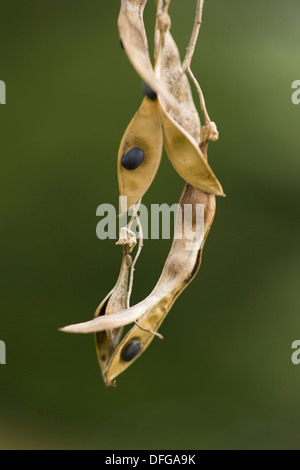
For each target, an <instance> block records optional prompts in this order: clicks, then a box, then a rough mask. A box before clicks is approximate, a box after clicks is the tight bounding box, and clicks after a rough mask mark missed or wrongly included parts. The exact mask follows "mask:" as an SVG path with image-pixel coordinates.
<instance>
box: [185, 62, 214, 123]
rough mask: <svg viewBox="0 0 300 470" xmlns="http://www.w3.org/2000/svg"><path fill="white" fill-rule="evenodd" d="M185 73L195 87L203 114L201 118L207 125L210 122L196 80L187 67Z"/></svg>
mask: <svg viewBox="0 0 300 470" xmlns="http://www.w3.org/2000/svg"><path fill="white" fill-rule="evenodd" d="M187 73H188V74H189V76H190V77H191V80H192V82H193V83H194V85H195V88H196V90H197V93H198V95H199V100H200V106H201V111H202V113H203V116H204V120H205V124H209V123H210V122H211V120H210V117H209V115H208V112H207V109H206V105H205V99H204V95H203V92H202V89H201V87H200V85H199V83H198V80H197V78H196V77H195V75H194V74H193V72H192V70H191V68H190V67H189V68H188V69H187Z"/></svg>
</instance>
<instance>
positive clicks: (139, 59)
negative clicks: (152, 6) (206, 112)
mask: <svg viewBox="0 0 300 470" xmlns="http://www.w3.org/2000/svg"><path fill="white" fill-rule="evenodd" d="M146 3H147V0H122V1H121V11H120V15H119V19H118V27H119V32H120V38H121V41H122V44H123V46H124V49H125V52H126V54H127V55H128V58H129V60H130V62H131V63H132V65H133V67H134V68H135V70H136V71H137V73H138V74H139V75H140V76H141V77H142V79H143V80H144V81H145V82H146V83H147V84H148V85H149V86H150V87H151V88H152V90H154V91H155V92H156V93H160V94H161V95H162V96H163V97H164V99H165V100H166V102H167V103H168V104H169V105H172V106H174V107H175V108H176V106H178V105H177V102H176V100H175V99H174V97H173V95H172V94H171V93H170V92H169V91H168V89H167V87H166V86H165V84H164V83H163V82H162V81H161V80H159V79H158V78H157V77H156V76H155V73H154V70H153V67H152V64H151V60H150V57H149V50H148V41H147V36H146V31H145V26H144V20H143V14H144V9H145V6H146Z"/></svg>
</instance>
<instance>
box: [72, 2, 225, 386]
mask: <svg viewBox="0 0 300 470" xmlns="http://www.w3.org/2000/svg"><path fill="white" fill-rule="evenodd" d="M145 4H146V1H145V0H131V1H130V0H123V1H122V8H121V14H120V19H119V25H120V26H121V27H120V31H121V30H122V28H123V35H121V36H122V40H123V38H125V42H126V41H127V42H126V44H125V49H126V50H127V47H128V50H127V53H128V55H129V57H130V59H131V60H132V63H133V64H134V65H135V67H136V69H137V71H138V72H139V73H140V71H139V67H140V66H142V65H143V66H144V70H147V67H148V71H149V63H148V62H147V57H146V56H147V55H148V51H147V40H146V37H145V31H144V29H143V19H142V14H143V9H144V6H145ZM157 4H158V10H160V9H161V7H162V2H160V1H158V2H157ZM122 15H123V16H122ZM158 29H159V27H158V23H157V26H156V41H155V49H156V58H157V61H156V70H155V73H156V76H155V79H156V80H157V81H158V85H159V86H158V87H157V83H154V82H153V81H152V82H151V81H149V80H148V79H147V83H149V84H150V86H151V87H153V90H154V91H155V92H158V93H159V99H158V100H156V101H152V102H151V100H149V99H148V98H145V100H144V102H143V104H142V106H141V108H140V110H139V111H138V113H137V114H136V116H135V117H134V118H133V120H132V122H131V123H130V125H129V126H128V128H127V130H126V132H125V135H124V137H123V139H122V142H121V147H120V151H119V158H118V162H119V163H118V164H119V166H118V170H119V186H120V193H121V195H126V196H127V197H129V201H128V205H127V207H125V208H123V209H122V210H127V209H128V208H129V207H130V206H131V205H132V204H134V203H136V202H137V201H138V200H139V199H140V198H141V196H142V195H143V194H144V192H145V191H146V190H147V188H148V187H149V185H150V184H151V182H152V179H153V177H154V176H155V173H156V171H157V168H158V165H159V161H160V155H161V147H162V129H161V124H159V122H160V119H161V121H162V126H163V135H164V143H165V146H166V150H167V152H168V154H169V158H170V160H171V161H172V163H173V165H174V167H175V168H176V170H177V171H178V172H179V173H180V174H181V175H182V177H183V178H184V179H186V180H187V181H188V184H186V186H185V188H184V191H183V194H182V196H181V199H180V205H181V207H182V208H183V207H184V206H185V205H186V204H188V205H191V206H192V208H193V210H192V231H193V232H195V229H196V227H197V216H196V208H197V205H198V204H203V206H204V234H203V236H202V238H201V237H197V238H196V241H194V242H193V249H187V242H188V241H189V237H188V235H187V233H186V231H185V230H184V231H183V230H182V229H183V226H184V227H185V223H184V220H183V218H182V217H181V213H179V215H178V217H177V222H176V226H175V236H174V241H173V244H172V247H171V250H170V253H169V256H168V258H167V260H166V263H165V265H164V268H163V271H162V274H161V276H160V278H159V280H158V282H157V284H156V286H155V288H154V289H153V291H152V292H151V294H150V295H149V296H148V297H147V298H146V299H144V300H143V301H142V302H140V303H138V304H137V305H135V306H133V307H131V308H125V307H124V305H125V304H126V302H124V299H125V285H126V282H125V279H128V269H129V264H128V262H127V261H126V260H125V258H124V256H123V262H122V268H121V274H120V276H119V279H118V282H117V285H116V287H115V289H114V291H113V292H112V293H110V294H109V295H108V296H107V297H106V299H104V301H103V302H102V303H101V305H100V306H99V308H98V309H97V312H96V318H95V319H94V320H91V321H88V322H85V323H81V324H77V325H71V326H68V327H66V328H64V329H63V330H64V331H67V332H72V333H91V332H96V344H97V353H98V357H99V362H100V365H101V368H102V373H103V377H104V380H105V381H106V384H107V385H112V384H113V383H114V379H115V378H116V377H117V376H118V375H119V374H120V373H121V372H123V371H124V370H125V369H126V368H127V367H128V366H129V365H131V364H132V363H133V362H134V361H135V360H136V359H137V358H138V357H139V356H140V355H141V354H142V352H144V351H145V349H146V348H147V347H148V346H149V344H150V343H151V341H152V340H153V338H154V336H153V332H156V331H157V330H158V328H159V327H160V325H161V323H162V321H163V320H164V318H165V316H166V315H167V313H168V312H169V310H170V309H171V307H172V305H173V303H174V302H175V300H176V299H177V297H178V296H179V295H180V294H181V292H182V291H183V290H184V289H185V288H186V287H187V285H188V284H189V283H190V282H191V280H192V279H193V278H194V276H195V275H196V273H197V271H198V269H199V266H200V263H201V257H202V251H203V245H204V242H205V240H206V237H207V235H208V232H209V230H210V227H211V225H212V222H213V218H214V214H215V196H214V195H213V194H222V193H223V192H222V188H221V185H220V183H219V182H218V180H217V179H216V177H215V176H214V174H213V173H212V171H211V169H210V167H209V166H208V164H207V161H206V156H207V155H206V149H207V146H206V147H205V155H203V154H202V152H201V150H199V148H198V145H199V140H200V121H199V117H198V113H197V110H196V108H195V106H194V102H193V98H192V93H191V90H190V86H189V83H188V80H187V77H186V76H183V77H182V80H181V82H180V84H179V87H178V88H177V90H176V93H175V97H174V99H175V101H176V103H177V104H176V106H170V104H171V102H170V101H168V99H166V96H167V95H164V94H163V93H160V90H161V89H162V88H161V84H162V83H164V85H163V86H164V87H165V84H166V85H167V87H168V89H169V92H171V91H172V89H173V86H174V83H175V82H176V79H177V77H178V75H179V73H180V69H181V62H180V58H179V53H178V50H177V47H176V44H175V42H174V41H173V39H172V37H171V35H170V33H169V32H168V31H167V30H168V27H167V28H166V30H163V32H162V29H161V28H160V34H161V35H162V34H163V36H160V39H161V40H160V41H158V39H157V38H158ZM126 35H127V36H126ZM126 38H127V39H126ZM135 41H136V44H135ZM159 47H160V50H159ZM135 49H136V56H135V55H134V50H135ZM138 49H139V51H138ZM145 50H146V55H145ZM138 52H139V53H140V55H139V53H138ZM143 54H144V57H143V58H141V55H143ZM148 58H149V57H148ZM143 61H144V63H143ZM140 74H141V76H142V77H143V74H142V73H140ZM153 83H154V86H153ZM156 87H157V88H156ZM145 103H148V105H146V104H145ZM179 104H180V106H179ZM151 105H152V106H151ZM149 123H151V126H152V127H153V130H154V134H153V132H151V133H147V130H146V129H147V128H148V127H149ZM158 130H159V132H158ZM153 135H154V136H155V138H156V136H159V145H157V146H155V145H153V143H151V139H150V136H151V137H153ZM135 147H139V148H141V149H143V152H145V158H144V159H143V161H142V162H141V163H140V165H139V166H138V167H137V168H136V169H135V170H134V172H132V171H131V169H124V168H122V156H124V155H127V154H128V151H129V152H130V150H131V149H133V148H135ZM159 149H160V152H159ZM147 155H148V156H150V158H148V159H147ZM150 163H151V164H150ZM147 165H149V166H147ZM134 166H135V165H134ZM132 173H134V178H132V179H130V174H131V175H132ZM137 174H139V175H140V176H141V181H139V179H136V175H137ZM190 182H193V183H194V185H192V184H189V183H190ZM208 193H211V194H208ZM183 213H184V211H183ZM179 234H180V235H182V236H179ZM130 292H131V290H130ZM122 305H123V307H122ZM136 320H138V325H134V326H133V327H132V328H131V330H130V331H129V332H128V333H127V334H126V335H125V337H124V338H123V339H122V340H121V341H120V342H119V343H118V341H119V338H120V336H119V335H120V328H122V326H124V325H127V324H129V323H132V322H134V321H136ZM105 330H106V331H105ZM117 343H118V344H117Z"/></svg>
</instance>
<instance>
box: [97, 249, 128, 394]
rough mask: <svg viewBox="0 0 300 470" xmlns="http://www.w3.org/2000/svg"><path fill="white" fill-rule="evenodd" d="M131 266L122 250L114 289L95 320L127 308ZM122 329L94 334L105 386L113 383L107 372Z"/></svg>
mask: <svg viewBox="0 0 300 470" xmlns="http://www.w3.org/2000/svg"><path fill="white" fill-rule="evenodd" d="M131 264H132V258H131V256H130V254H129V253H128V248H127V247H126V246H125V247H124V248H123V258H122V263H121V269H120V274H119V277H118V280H117V283H116V285H115V287H114V288H113V289H112V291H111V292H110V293H109V294H108V295H107V296H106V297H105V299H104V300H103V301H102V302H101V303H100V305H99V307H98V308H97V310H96V313H95V318H98V317H103V316H109V315H113V314H115V313H117V312H119V311H120V310H124V309H125V308H126V306H127V286H128V278H129V270H130V267H131ZM122 331H123V328H122V327H121V328H114V329H112V330H110V329H109V330H106V331H101V332H98V333H96V334H95V342H96V352H97V357H98V361H99V365H100V368H101V372H102V376H103V379H104V381H105V382H106V383H107V385H113V382H111V381H110V380H107V371H108V367H109V364H110V362H111V358H112V355H113V353H114V351H115V349H116V347H117V345H118V343H119V341H120V337H121V335H122Z"/></svg>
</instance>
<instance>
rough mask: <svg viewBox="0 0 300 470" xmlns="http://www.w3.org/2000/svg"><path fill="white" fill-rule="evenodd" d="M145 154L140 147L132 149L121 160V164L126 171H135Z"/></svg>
mask: <svg viewBox="0 0 300 470" xmlns="http://www.w3.org/2000/svg"><path fill="white" fill-rule="evenodd" d="M144 157H145V154H144V151H143V149H141V148H140V147H134V148H132V149H131V150H129V152H127V153H126V155H123V157H122V158H121V163H122V165H123V167H124V168H126V169H127V170H135V169H136V168H137V167H139V166H140V164H141V163H142V161H143V160H144Z"/></svg>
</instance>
